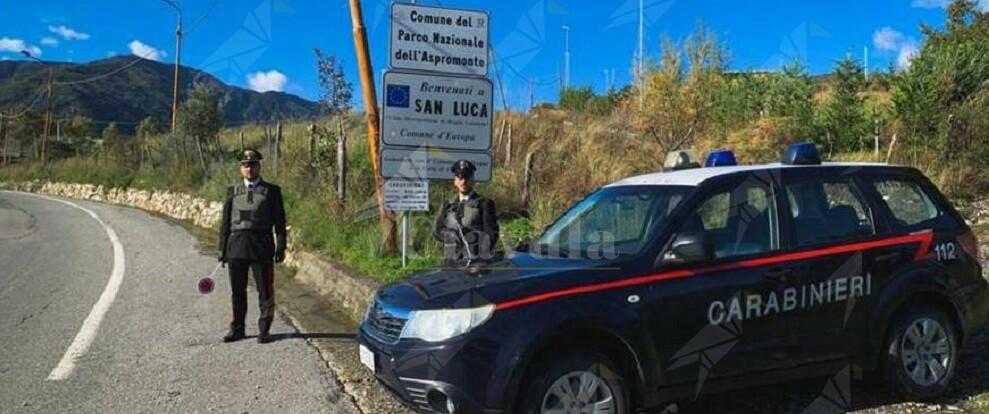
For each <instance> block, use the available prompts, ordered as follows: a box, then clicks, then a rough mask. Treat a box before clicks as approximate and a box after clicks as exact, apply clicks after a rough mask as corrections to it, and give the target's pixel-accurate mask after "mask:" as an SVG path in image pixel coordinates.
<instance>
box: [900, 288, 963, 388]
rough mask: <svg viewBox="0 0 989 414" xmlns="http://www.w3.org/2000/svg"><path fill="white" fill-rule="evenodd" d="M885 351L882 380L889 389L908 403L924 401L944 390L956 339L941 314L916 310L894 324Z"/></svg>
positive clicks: (954, 360)
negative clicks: (910, 401)
mask: <svg viewBox="0 0 989 414" xmlns="http://www.w3.org/2000/svg"><path fill="white" fill-rule="evenodd" d="M886 350H887V352H886V363H885V370H886V376H887V380H888V381H889V382H890V384H891V385H892V386H893V388H894V389H895V390H896V391H897V392H898V393H900V394H901V395H903V396H904V397H907V398H909V399H916V400H928V399H932V398H936V397H938V396H940V395H942V394H944V392H945V391H946V390H947V389H948V383H949V382H950V381H951V378H952V377H953V376H954V374H955V366H956V364H957V358H958V336H957V335H956V333H955V329H954V326H953V325H952V324H951V322H950V321H949V320H948V317H947V315H945V314H944V312H942V311H940V310H938V309H934V308H931V307H917V308H912V309H910V310H909V311H907V312H906V313H904V314H902V315H900V316H899V317H898V318H897V319H896V320H895V322H894V324H893V326H892V329H891V330H890V334H889V338H888V339H887V343H886Z"/></svg>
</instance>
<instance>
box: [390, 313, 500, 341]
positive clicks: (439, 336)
mask: <svg viewBox="0 0 989 414" xmlns="http://www.w3.org/2000/svg"><path fill="white" fill-rule="evenodd" d="M494 309H495V305H494V304H491V305H486V306H482V307H479V308H471V309H440V310H422V311H412V312H411V313H410V314H409V320H408V322H406V323H405V328H404V329H402V335H401V337H402V338H417V339H421V340H423V341H426V342H439V341H444V340H447V339H450V338H453V337H455V336H459V335H463V334H465V333H467V332H469V331H470V330H471V329H474V328H477V327H478V326H481V324H483V323H484V322H486V321H487V320H488V319H489V318H491V315H492V314H493V313H494Z"/></svg>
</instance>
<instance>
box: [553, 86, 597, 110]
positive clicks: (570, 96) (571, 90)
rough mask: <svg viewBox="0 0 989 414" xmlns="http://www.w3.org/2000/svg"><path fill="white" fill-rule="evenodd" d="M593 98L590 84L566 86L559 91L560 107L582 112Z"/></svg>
mask: <svg viewBox="0 0 989 414" xmlns="http://www.w3.org/2000/svg"><path fill="white" fill-rule="evenodd" d="M593 98H594V91H593V90H591V87H590V86H577V87H573V86H571V87H566V88H563V90H561V91H560V108H562V109H566V110H568V111H574V112H583V111H584V110H586V109H587V104H588V103H589V102H590V101H591V99H593Z"/></svg>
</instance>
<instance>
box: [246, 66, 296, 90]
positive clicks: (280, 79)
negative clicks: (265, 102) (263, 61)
mask: <svg viewBox="0 0 989 414" xmlns="http://www.w3.org/2000/svg"><path fill="white" fill-rule="evenodd" d="M287 83H288V77H286V76H285V75H284V74H282V73H281V72H279V71H277V70H271V71H268V72H256V73H249V74H248V75H247V84H248V86H249V87H250V88H251V90H253V91H257V92H268V91H277V92H281V91H283V90H285V85H286V84H287Z"/></svg>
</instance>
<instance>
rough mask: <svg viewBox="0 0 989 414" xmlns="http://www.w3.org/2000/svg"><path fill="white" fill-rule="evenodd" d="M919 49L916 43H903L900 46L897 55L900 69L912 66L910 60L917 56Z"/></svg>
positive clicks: (897, 63)
mask: <svg viewBox="0 0 989 414" xmlns="http://www.w3.org/2000/svg"><path fill="white" fill-rule="evenodd" d="M919 51H920V50H919V49H918V48H917V45H916V44H913V43H908V44H905V45H903V47H901V48H900V53H899V54H898V55H897V56H896V66H897V67H899V68H900V69H906V68H908V67H910V62H912V61H913V58H914V57H915V56H917V52H919Z"/></svg>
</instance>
